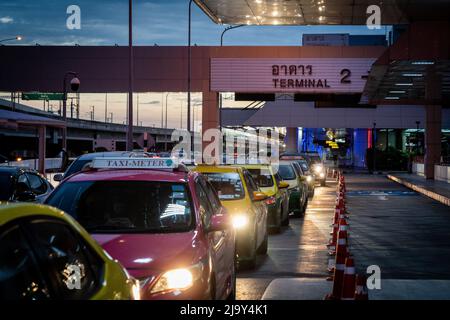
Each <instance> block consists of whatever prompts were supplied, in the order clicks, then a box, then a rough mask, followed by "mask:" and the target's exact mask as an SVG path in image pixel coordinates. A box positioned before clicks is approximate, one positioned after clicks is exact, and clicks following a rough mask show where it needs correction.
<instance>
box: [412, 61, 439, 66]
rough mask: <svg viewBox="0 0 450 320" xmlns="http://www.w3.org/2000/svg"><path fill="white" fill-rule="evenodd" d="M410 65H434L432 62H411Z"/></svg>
mask: <svg viewBox="0 0 450 320" xmlns="http://www.w3.org/2000/svg"><path fill="white" fill-rule="evenodd" d="M412 64H415V65H423V64H424V65H430V64H434V61H413V62H412Z"/></svg>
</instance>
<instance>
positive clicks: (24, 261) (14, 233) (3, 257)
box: [0, 222, 52, 301]
mask: <svg viewBox="0 0 450 320" xmlns="http://www.w3.org/2000/svg"><path fill="white" fill-rule="evenodd" d="M0 274H1V276H0V300H30V301H31V300H48V299H51V298H52V295H51V290H50V288H49V285H48V283H47V282H46V281H45V279H44V277H43V275H42V273H41V271H40V268H39V266H38V262H37V260H36V257H35V255H34V253H33V250H32V248H31V246H30V244H29V241H28V240H27V239H26V236H25V233H24V231H23V230H22V228H21V227H20V226H19V224H18V223H16V222H12V223H9V224H8V225H6V226H4V227H2V228H0Z"/></svg>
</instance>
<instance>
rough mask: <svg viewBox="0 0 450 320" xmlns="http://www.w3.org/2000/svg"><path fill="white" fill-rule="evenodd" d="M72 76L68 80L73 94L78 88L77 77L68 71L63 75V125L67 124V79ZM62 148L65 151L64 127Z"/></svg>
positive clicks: (65, 132)
mask: <svg viewBox="0 0 450 320" xmlns="http://www.w3.org/2000/svg"><path fill="white" fill-rule="evenodd" d="M68 76H72V80H70V89H71V90H72V91H74V92H77V91H78V89H79V88H80V79H78V75H77V73H76V72H73V71H68V72H66V73H65V75H64V80H63V114H62V116H63V121H64V124H66V122H67V114H66V113H67V110H66V109H67V77H68ZM62 147H63V149H64V150H66V151H67V127H66V126H64V128H63V129H62Z"/></svg>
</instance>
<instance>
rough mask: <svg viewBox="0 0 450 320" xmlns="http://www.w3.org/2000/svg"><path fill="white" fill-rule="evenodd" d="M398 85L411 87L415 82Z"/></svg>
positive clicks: (397, 84)
mask: <svg viewBox="0 0 450 320" xmlns="http://www.w3.org/2000/svg"><path fill="white" fill-rule="evenodd" d="M395 85H396V86H405V87H411V86H412V85H413V84H412V83H396V84H395Z"/></svg>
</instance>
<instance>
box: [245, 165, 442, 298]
mask: <svg viewBox="0 0 450 320" xmlns="http://www.w3.org/2000/svg"><path fill="white" fill-rule="evenodd" d="M345 176H346V182H347V208H348V211H349V212H350V219H349V224H350V249H351V252H352V254H353V256H354V258H355V263H356V268H357V272H360V273H362V272H365V270H366V268H367V266H369V265H378V266H379V267H380V268H381V277H382V279H413V280H416V279H421V280H425V279H426V280H430V279H433V280H443V279H446V280H448V279H450V207H447V206H445V205H443V204H440V203H439V202H437V201H434V200H432V199H429V198H427V197H425V196H422V195H420V194H418V193H416V192H413V191H411V190H409V189H407V188H405V187H403V186H401V185H399V184H397V183H395V182H393V181H390V180H388V179H387V178H386V177H385V176H381V175H379V176H373V175H368V174H346V175H345ZM335 192H336V183H334V182H331V181H330V182H329V183H328V185H327V186H326V187H317V188H316V195H315V196H314V198H313V199H312V200H310V203H309V206H308V209H307V212H306V215H305V217H304V218H301V219H291V223H290V225H289V226H288V227H286V228H284V230H283V231H282V232H281V233H280V234H278V235H271V236H270V238H269V250H268V254H267V256H260V257H259V258H258V266H257V267H256V269H255V270H248V271H240V272H239V273H238V281H237V286H238V290H237V298H238V299H260V298H261V297H262V295H263V294H264V291H265V289H266V288H267V286H268V285H269V284H270V282H271V281H272V280H273V279H276V278H302V277H303V278H304V277H311V278H322V277H323V278H325V277H327V276H328V273H327V271H326V269H327V263H328V255H327V249H326V246H325V244H326V243H327V241H328V239H329V231H330V223H331V218H332V215H333V208H334V201H335V197H336V195H335Z"/></svg>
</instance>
